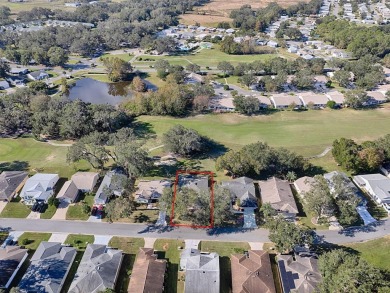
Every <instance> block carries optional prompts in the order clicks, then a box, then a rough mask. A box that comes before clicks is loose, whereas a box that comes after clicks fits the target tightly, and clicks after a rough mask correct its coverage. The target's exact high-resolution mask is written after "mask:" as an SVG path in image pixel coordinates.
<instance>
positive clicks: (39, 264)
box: [18, 241, 76, 293]
mask: <svg viewBox="0 0 390 293" xmlns="http://www.w3.org/2000/svg"><path fill="white" fill-rule="evenodd" d="M75 257H76V249H75V248H73V247H69V246H62V245H61V243H59V242H46V241H42V242H41V244H39V246H38V248H37V250H36V251H35V253H34V255H33V256H32V258H31V260H30V263H31V264H30V266H29V267H28V269H27V271H26V273H25V274H24V276H23V278H22V280H21V281H20V283H19V286H18V287H19V289H20V292H21V293H31V292H39V293H40V292H42V293H44V292H50V293H60V292H61V289H62V286H63V285H64V282H65V279H66V276H67V275H68V272H69V270H70V267H71V265H72V263H73V261H74V258H75Z"/></svg>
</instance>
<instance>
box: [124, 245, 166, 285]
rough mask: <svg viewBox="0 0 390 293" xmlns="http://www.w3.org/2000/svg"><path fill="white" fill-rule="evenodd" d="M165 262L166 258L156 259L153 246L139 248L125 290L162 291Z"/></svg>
mask: <svg viewBox="0 0 390 293" xmlns="http://www.w3.org/2000/svg"><path fill="white" fill-rule="evenodd" d="M166 264H167V261H166V260H163V259H157V256H156V255H154V252H153V248H140V249H139V252H138V255H137V258H136V260H135V263H134V266H133V271H132V273H131V278H130V283H129V287H128V290H127V292H129V293H144V292H151V293H161V292H163V288H164V275H165V268H166Z"/></svg>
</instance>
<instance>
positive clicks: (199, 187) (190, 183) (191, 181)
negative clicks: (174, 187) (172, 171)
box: [178, 175, 209, 192]
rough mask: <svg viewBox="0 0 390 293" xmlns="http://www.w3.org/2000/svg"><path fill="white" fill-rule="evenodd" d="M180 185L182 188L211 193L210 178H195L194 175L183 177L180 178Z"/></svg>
mask: <svg viewBox="0 0 390 293" xmlns="http://www.w3.org/2000/svg"><path fill="white" fill-rule="evenodd" d="M178 185H179V187H180V188H183V187H185V188H189V189H192V190H195V191H196V192H200V191H205V192H208V191H209V178H208V176H194V175H182V176H179V180H178Z"/></svg>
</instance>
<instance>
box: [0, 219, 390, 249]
mask: <svg viewBox="0 0 390 293" xmlns="http://www.w3.org/2000/svg"><path fill="white" fill-rule="evenodd" d="M0 228H3V229H4V228H6V229H7V228H8V229H10V230H14V231H27V232H50V233H74V234H77V233H79V234H93V235H110V236H124V237H126V236H127V237H150V238H172V239H197V240H223V241H248V242H269V239H268V230H266V229H254V230H247V229H239V228H219V229H213V230H208V231H207V230H204V229H192V228H183V227H180V228H172V227H155V226H154V225H150V226H148V225H145V224H126V223H113V224H109V223H93V222H84V221H65V220H42V219H39V220H31V219H30V220H29V219H0ZM389 231H390V220H385V221H380V222H378V223H377V224H376V225H371V226H363V227H357V228H349V229H346V230H344V231H341V232H339V231H329V230H323V231H321V230H320V231H318V232H317V235H318V236H319V239H321V240H323V241H325V242H329V243H335V244H345V243H351V242H361V241H367V240H372V239H376V238H380V237H383V236H386V235H388V234H390V233H389Z"/></svg>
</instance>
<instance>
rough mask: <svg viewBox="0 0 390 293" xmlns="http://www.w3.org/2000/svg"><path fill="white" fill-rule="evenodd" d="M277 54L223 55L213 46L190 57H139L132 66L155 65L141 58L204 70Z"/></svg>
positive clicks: (267, 57) (271, 56)
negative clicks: (223, 64)
mask: <svg viewBox="0 0 390 293" xmlns="http://www.w3.org/2000/svg"><path fill="white" fill-rule="evenodd" d="M276 56H277V55H276V54H257V55H229V54H226V53H223V52H221V51H220V50H219V46H218V45H213V47H212V48H211V49H202V50H200V51H199V52H198V53H193V54H189V55H181V56H154V55H153V56H152V55H147V56H146V55H145V56H144V55H142V56H139V57H137V59H136V61H135V62H133V63H132V65H137V66H139V65H142V66H147V65H153V64H154V61H139V58H142V59H145V58H149V59H154V60H158V59H166V60H167V61H169V63H171V64H173V65H182V66H186V65H188V64H189V63H195V64H198V65H200V66H201V67H202V69H203V70H204V69H205V67H206V66H209V67H213V68H216V67H217V65H218V63H219V62H221V61H229V62H230V63H232V64H233V65H236V64H238V63H240V62H253V61H255V60H263V61H264V60H267V59H270V58H273V57H276Z"/></svg>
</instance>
